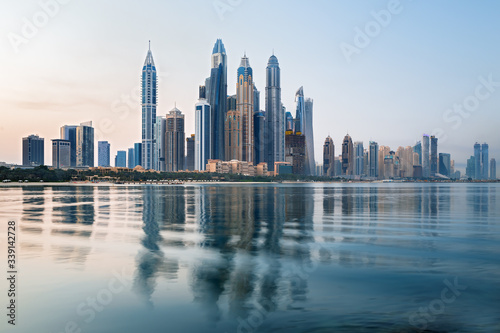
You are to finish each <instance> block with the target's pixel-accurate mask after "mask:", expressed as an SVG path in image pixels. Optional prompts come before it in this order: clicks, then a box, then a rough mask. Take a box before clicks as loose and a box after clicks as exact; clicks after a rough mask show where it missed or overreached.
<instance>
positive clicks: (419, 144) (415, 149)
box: [413, 141, 422, 165]
mask: <svg viewBox="0 0 500 333" xmlns="http://www.w3.org/2000/svg"><path fill="white" fill-rule="evenodd" d="M413 152H414V153H417V154H418V164H419V165H422V142H420V141H418V142H417V143H416V144H415V146H413Z"/></svg>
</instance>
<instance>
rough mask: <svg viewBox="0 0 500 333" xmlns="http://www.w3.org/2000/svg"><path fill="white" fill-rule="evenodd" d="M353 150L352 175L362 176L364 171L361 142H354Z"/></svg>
mask: <svg viewBox="0 0 500 333" xmlns="http://www.w3.org/2000/svg"><path fill="white" fill-rule="evenodd" d="M353 149H354V172H353V174H354V175H356V176H362V175H364V173H365V170H364V165H365V161H364V158H365V156H364V148H363V142H361V141H356V142H354V144H353Z"/></svg>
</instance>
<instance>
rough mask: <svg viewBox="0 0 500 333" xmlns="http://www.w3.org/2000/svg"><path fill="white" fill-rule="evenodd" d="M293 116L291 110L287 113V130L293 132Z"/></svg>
mask: <svg viewBox="0 0 500 333" xmlns="http://www.w3.org/2000/svg"><path fill="white" fill-rule="evenodd" d="M293 130H294V129H293V116H292V114H291V113H290V112H286V113H285V132H290V131H291V132H293Z"/></svg>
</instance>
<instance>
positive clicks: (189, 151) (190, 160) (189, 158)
mask: <svg viewBox="0 0 500 333" xmlns="http://www.w3.org/2000/svg"><path fill="white" fill-rule="evenodd" d="M194 137H195V134H191V136H190V137H187V138H186V170H187V171H194V170H195V169H194V152H195V149H194V146H195V138H194Z"/></svg>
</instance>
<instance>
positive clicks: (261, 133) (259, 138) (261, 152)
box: [253, 111, 274, 165]
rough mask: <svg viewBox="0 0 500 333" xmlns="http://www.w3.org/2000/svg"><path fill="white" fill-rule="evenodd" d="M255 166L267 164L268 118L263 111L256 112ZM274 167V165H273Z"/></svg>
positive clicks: (254, 120) (254, 117)
mask: <svg viewBox="0 0 500 333" xmlns="http://www.w3.org/2000/svg"><path fill="white" fill-rule="evenodd" d="M253 125H254V153H253V156H254V161H253V162H254V165H258V164H259V163H262V162H265V155H266V154H265V143H266V116H265V114H264V112H263V111H258V112H254V115H253ZM273 165H274V163H273Z"/></svg>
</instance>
